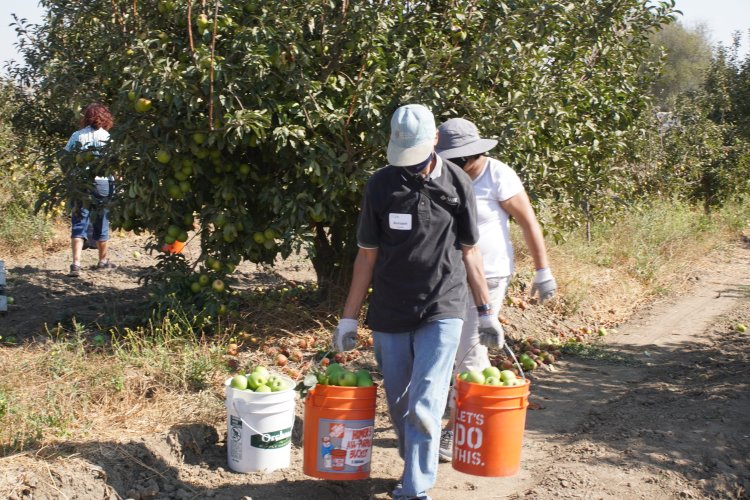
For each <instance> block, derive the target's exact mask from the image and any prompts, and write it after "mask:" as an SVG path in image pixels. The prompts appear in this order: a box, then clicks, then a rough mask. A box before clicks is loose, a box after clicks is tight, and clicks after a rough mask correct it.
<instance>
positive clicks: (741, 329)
mask: <svg viewBox="0 0 750 500" xmlns="http://www.w3.org/2000/svg"><path fill="white" fill-rule="evenodd" d="M736 330H737V331H738V332H740V333H745V332H746V331H747V327H746V326H745V325H744V324H742V323H737V327H736Z"/></svg>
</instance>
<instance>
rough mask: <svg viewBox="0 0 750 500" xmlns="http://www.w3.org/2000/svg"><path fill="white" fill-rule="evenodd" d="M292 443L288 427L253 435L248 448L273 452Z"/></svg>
mask: <svg viewBox="0 0 750 500" xmlns="http://www.w3.org/2000/svg"><path fill="white" fill-rule="evenodd" d="M291 442H292V428H291V427H288V428H286V429H282V430H280V431H273V432H265V433H263V434H253V436H252V437H251V438H250V446H252V447H253V448H260V449H262V450H275V449H277V448H283V447H284V446H287V445H289V444H290V443H291Z"/></svg>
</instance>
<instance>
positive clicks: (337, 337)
mask: <svg viewBox="0 0 750 500" xmlns="http://www.w3.org/2000/svg"><path fill="white" fill-rule="evenodd" d="M355 347H357V320H356V319H351V318H341V319H340V320H339V325H338V326H337V327H336V330H335V331H334V332H333V348H334V349H336V350H337V351H351V350H352V349H354V348H355Z"/></svg>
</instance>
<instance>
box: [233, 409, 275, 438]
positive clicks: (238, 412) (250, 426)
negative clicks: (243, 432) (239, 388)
mask: <svg viewBox="0 0 750 500" xmlns="http://www.w3.org/2000/svg"><path fill="white" fill-rule="evenodd" d="M232 408H234V411H235V413H237V415H238V416H239V417H240V420H241V421H242V424H243V425H246V426H247V428H248V429H250V430H251V431H253V432H254V433H256V434H258V435H260V436H262V437H263V439H265V440H270V439H271V436H270V435H269V434H268V433H267V432H260V431H259V430H258V429H256V428H254V427H253V426H252V425H250V424H248V423H247V421H246V420H245V419H244V418H242V413H240V411H239V410H238V409H237V404H236V402H235V401H234V400H232Z"/></svg>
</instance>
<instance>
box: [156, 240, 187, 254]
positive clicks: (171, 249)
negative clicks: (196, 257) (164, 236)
mask: <svg viewBox="0 0 750 500" xmlns="http://www.w3.org/2000/svg"><path fill="white" fill-rule="evenodd" d="M183 248H185V243H183V242H182V241H175V242H174V243H172V244H171V245H169V244H167V243H164V244H163V245H162V246H161V251H162V252H166V253H181V252H182V249H183Z"/></svg>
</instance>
